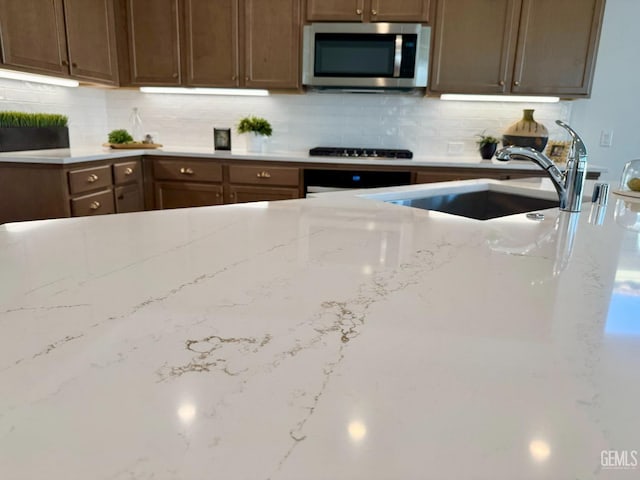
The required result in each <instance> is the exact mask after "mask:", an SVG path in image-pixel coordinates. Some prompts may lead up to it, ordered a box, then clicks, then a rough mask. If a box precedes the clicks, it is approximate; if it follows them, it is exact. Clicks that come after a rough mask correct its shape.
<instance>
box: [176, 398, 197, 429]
mask: <svg viewBox="0 0 640 480" xmlns="http://www.w3.org/2000/svg"><path fill="white" fill-rule="evenodd" d="M178 418H179V419H180V421H181V422H182V423H184V424H189V423H191V422H193V419H194V418H196V406H195V405H193V404H192V403H183V404H182V405H180V408H178Z"/></svg>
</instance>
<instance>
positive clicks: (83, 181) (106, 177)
mask: <svg viewBox="0 0 640 480" xmlns="http://www.w3.org/2000/svg"><path fill="white" fill-rule="evenodd" d="M111 183H112V180H111V166H110V165H103V166H101V167H91V168H83V169H81V170H71V171H70V172H69V192H70V193H71V194H72V195H75V194H76V193H83V192H90V191H91V190H98V189H100V188H104V187H110V186H111Z"/></svg>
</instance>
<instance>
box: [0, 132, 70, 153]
mask: <svg viewBox="0 0 640 480" xmlns="http://www.w3.org/2000/svg"><path fill="white" fill-rule="evenodd" d="M50 148H69V129H68V128H67V127H2V128H0V152H15V151H18V150H46V149H50Z"/></svg>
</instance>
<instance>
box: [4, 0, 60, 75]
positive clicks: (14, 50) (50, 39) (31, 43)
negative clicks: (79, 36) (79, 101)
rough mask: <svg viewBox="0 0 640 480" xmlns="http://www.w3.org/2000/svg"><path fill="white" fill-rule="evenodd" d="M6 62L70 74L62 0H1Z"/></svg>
mask: <svg viewBox="0 0 640 480" xmlns="http://www.w3.org/2000/svg"><path fill="white" fill-rule="evenodd" d="M0 36H1V37H2V58H3V62H4V64H5V65H8V66H11V67H17V68H19V69H22V70H29V71H33V72H34V73H43V74H47V73H53V74H57V75H64V76H67V75H69V61H68V55H67V41H66V38H65V34H64V13H63V7H62V0H53V1H52V0H21V1H15V0H0Z"/></svg>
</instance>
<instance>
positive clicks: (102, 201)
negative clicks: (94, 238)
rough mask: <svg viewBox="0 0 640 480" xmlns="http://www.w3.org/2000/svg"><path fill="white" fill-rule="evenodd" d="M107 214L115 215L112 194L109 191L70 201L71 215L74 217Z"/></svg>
mask: <svg viewBox="0 0 640 480" xmlns="http://www.w3.org/2000/svg"><path fill="white" fill-rule="evenodd" d="M107 213H115V206H114V203H113V192H112V191H111V190H103V191H101V192H96V193H92V194H90V195H84V196H82V197H76V198H72V199H71V215H73V216H74V217H82V216H85V215H103V214H107Z"/></svg>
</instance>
